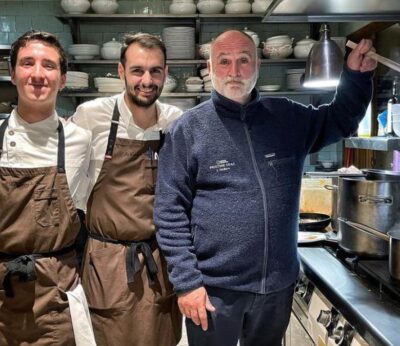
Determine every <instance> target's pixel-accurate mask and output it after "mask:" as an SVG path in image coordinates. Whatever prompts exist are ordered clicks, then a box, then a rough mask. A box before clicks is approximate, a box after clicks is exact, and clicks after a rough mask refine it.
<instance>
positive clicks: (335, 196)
mask: <svg viewBox="0 0 400 346" xmlns="http://www.w3.org/2000/svg"><path fill="white" fill-rule="evenodd" d="M324 188H325V189H327V190H330V191H332V213H331V227H332V230H333V231H335V232H336V231H337V230H338V221H337V218H338V208H339V177H333V178H332V184H327V185H324Z"/></svg>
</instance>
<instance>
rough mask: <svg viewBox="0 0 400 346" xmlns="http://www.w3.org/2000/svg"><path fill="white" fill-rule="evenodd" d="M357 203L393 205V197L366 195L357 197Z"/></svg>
mask: <svg viewBox="0 0 400 346" xmlns="http://www.w3.org/2000/svg"><path fill="white" fill-rule="evenodd" d="M358 201H359V202H360V203H361V204H380V203H384V204H389V205H392V204H393V196H383V197H380V196H368V195H359V196H358Z"/></svg>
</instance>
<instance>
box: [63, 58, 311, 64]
mask: <svg viewBox="0 0 400 346" xmlns="http://www.w3.org/2000/svg"><path fill="white" fill-rule="evenodd" d="M306 61H307V59H261V64H263V65H270V64H271V65H279V64H292V63H293V64H294V63H306ZM68 63H69V64H70V65H117V64H118V63H119V60H100V59H98V60H70V61H68ZM167 64H168V65H200V64H207V60H204V59H194V60H167Z"/></svg>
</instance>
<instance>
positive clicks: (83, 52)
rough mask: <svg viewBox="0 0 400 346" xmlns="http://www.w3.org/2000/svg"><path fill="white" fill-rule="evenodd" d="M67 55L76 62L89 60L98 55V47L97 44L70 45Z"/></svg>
mask: <svg viewBox="0 0 400 346" xmlns="http://www.w3.org/2000/svg"><path fill="white" fill-rule="evenodd" d="M68 53H69V54H71V55H72V56H74V58H75V59H76V60H90V59H94V57H95V56H97V55H99V54H100V46H99V45H97V44H71V45H70V46H69V47H68Z"/></svg>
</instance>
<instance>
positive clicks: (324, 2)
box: [262, 0, 400, 22]
mask: <svg viewBox="0 0 400 346" xmlns="http://www.w3.org/2000/svg"><path fill="white" fill-rule="evenodd" d="M262 21H263V22H348V21H379V22H382V21H390V22H395V21H400V0H273V1H272V3H271V5H270V6H269V7H268V9H267V11H266V14H265V17H264V18H263V20H262Z"/></svg>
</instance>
